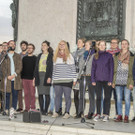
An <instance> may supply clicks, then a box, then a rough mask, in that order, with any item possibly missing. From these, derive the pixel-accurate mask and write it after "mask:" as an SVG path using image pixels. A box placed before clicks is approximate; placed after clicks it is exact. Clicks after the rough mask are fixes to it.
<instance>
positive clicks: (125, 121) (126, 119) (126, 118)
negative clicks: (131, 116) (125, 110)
mask: <svg viewBox="0 0 135 135" xmlns="http://www.w3.org/2000/svg"><path fill="white" fill-rule="evenodd" d="M124 123H129V120H128V116H126V115H125V117H124Z"/></svg>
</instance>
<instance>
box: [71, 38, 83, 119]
mask: <svg viewBox="0 0 135 135" xmlns="http://www.w3.org/2000/svg"><path fill="white" fill-rule="evenodd" d="M84 43H85V39H83V38H80V39H78V41H77V50H76V52H73V54H72V55H73V57H74V60H75V66H76V72H77V74H78V73H79V70H80V69H79V68H80V66H79V64H80V59H83V54H84V52H85V48H84ZM73 91H74V103H75V109H76V112H75V114H74V117H75V118H79V117H81V113H79V82H77V83H76V85H75V86H74V87H73Z"/></svg>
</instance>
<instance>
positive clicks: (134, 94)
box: [132, 58, 135, 122]
mask: <svg viewBox="0 0 135 135" xmlns="http://www.w3.org/2000/svg"><path fill="white" fill-rule="evenodd" d="M133 81H134V88H133V92H132V95H133V111H134V117H133V119H132V122H135V58H134V64H133Z"/></svg>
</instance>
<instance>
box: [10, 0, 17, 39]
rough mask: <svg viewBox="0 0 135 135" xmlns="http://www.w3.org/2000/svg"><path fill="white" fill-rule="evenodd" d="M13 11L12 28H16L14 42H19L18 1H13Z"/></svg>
mask: <svg viewBox="0 0 135 135" xmlns="http://www.w3.org/2000/svg"><path fill="white" fill-rule="evenodd" d="M10 9H11V11H12V27H13V28H14V40H15V41H16V40H17V25H18V24H17V18H18V0H13V3H11V5H10Z"/></svg>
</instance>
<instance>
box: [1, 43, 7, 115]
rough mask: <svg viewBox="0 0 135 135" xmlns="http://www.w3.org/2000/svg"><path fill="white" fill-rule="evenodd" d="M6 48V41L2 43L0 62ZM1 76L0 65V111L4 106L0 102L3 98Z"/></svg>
mask: <svg viewBox="0 0 135 135" xmlns="http://www.w3.org/2000/svg"><path fill="white" fill-rule="evenodd" d="M0 47H1V46H0ZM7 50H8V44H7V42H3V43H2V52H1V53H0V63H1V61H3V58H4V57H5V55H6V53H7ZM2 78H3V75H2V70H1V65H0V112H3V107H4V106H3V104H2V103H3V100H4V95H3V92H2V91H1V80H2Z"/></svg>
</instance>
